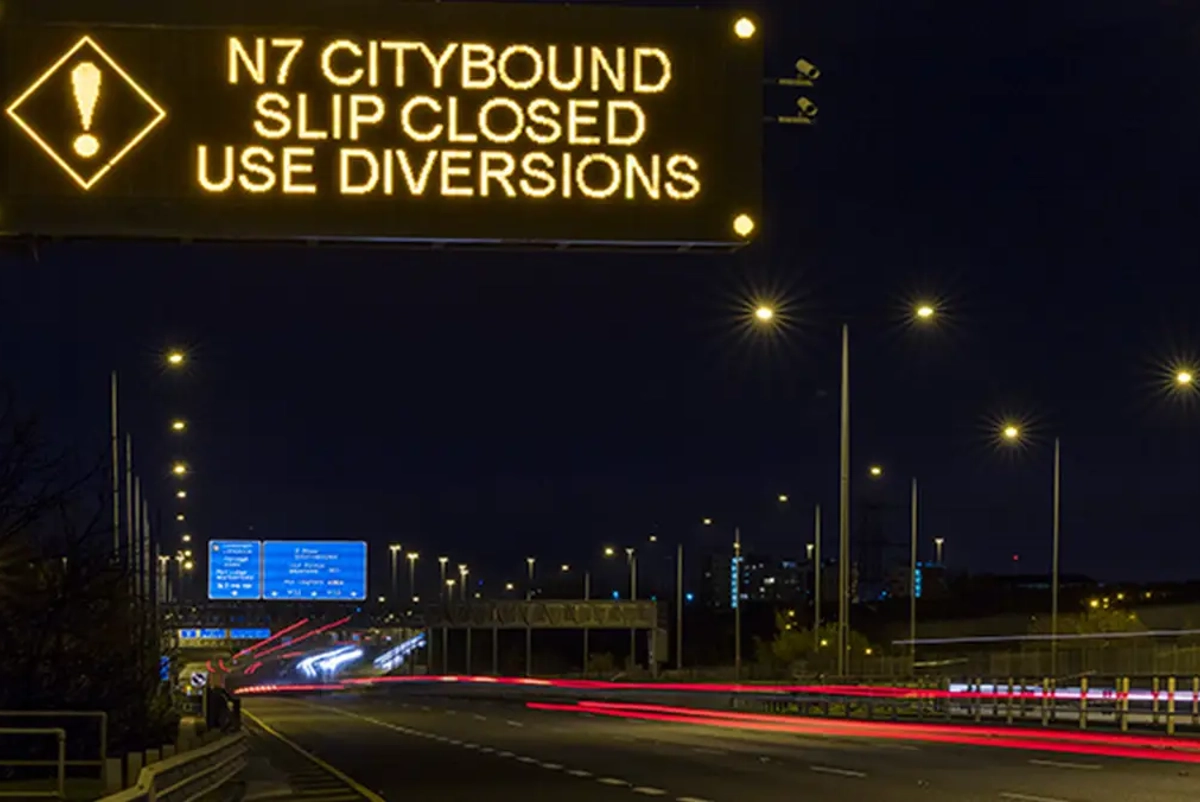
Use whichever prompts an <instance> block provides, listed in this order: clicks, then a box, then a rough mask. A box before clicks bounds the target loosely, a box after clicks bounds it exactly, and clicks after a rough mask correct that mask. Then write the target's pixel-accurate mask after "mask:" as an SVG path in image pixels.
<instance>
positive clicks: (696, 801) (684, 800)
mask: <svg viewBox="0 0 1200 802" xmlns="http://www.w3.org/2000/svg"><path fill="white" fill-rule="evenodd" d="M675 802H712V800H711V799H704V798H703V797H699V796H677V797H675Z"/></svg>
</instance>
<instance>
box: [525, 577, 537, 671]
mask: <svg viewBox="0 0 1200 802" xmlns="http://www.w3.org/2000/svg"><path fill="white" fill-rule="evenodd" d="M536 562H537V557H526V558H525V565H526V566H527V567H528V568H529V582H528V584H527V585H526V586H525V676H527V677H532V676H533V621H532V620H531V619H532V616H531V615H530V611H529V608H530V607H531V606H532V605H531V603H532V601H533V565H534V563H536Z"/></svg>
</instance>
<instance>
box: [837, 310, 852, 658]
mask: <svg viewBox="0 0 1200 802" xmlns="http://www.w3.org/2000/svg"><path fill="white" fill-rule="evenodd" d="M841 395H842V410H841V437H840V449H839V450H840V455H839V457H840V458H839V481H838V655H837V673H838V676H839V677H844V676H845V675H846V646H847V645H848V643H847V642H848V640H849V630H850V597H849V593H850V564H849V563H850V327H849V326H848V325H843V326H842V394H841Z"/></svg>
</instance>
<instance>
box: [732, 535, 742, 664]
mask: <svg viewBox="0 0 1200 802" xmlns="http://www.w3.org/2000/svg"><path fill="white" fill-rule="evenodd" d="M733 576H734V581H733V679H734V681H735V682H737V681H740V680H741V678H742V530H741V529H740V528H738V527H734V529H733Z"/></svg>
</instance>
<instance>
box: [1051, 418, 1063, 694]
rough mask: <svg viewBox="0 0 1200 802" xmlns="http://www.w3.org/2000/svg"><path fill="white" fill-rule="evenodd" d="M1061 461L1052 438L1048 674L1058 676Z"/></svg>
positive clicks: (1057, 447)
mask: <svg viewBox="0 0 1200 802" xmlns="http://www.w3.org/2000/svg"><path fill="white" fill-rule="evenodd" d="M1061 486H1062V462H1061V448H1060V446H1059V439H1058V438H1057V437H1055V438H1054V503H1053V506H1054V513H1053V514H1054V523H1053V526H1052V529H1053V540H1054V545H1053V546H1052V547H1051V556H1050V676H1051V677H1052V678H1054V681H1057V678H1058V538H1059V508H1060V503H1061Z"/></svg>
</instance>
